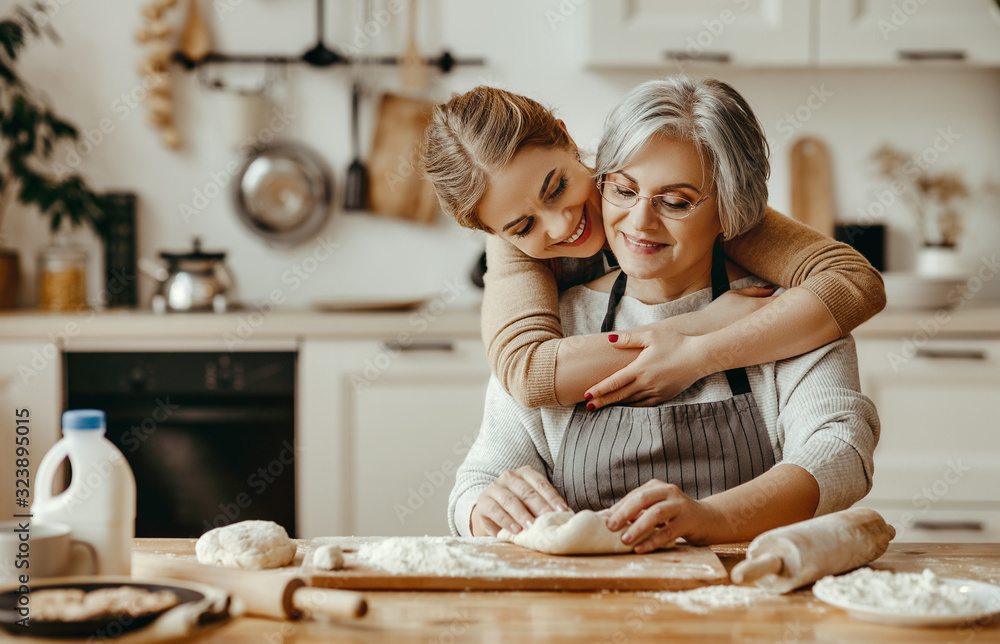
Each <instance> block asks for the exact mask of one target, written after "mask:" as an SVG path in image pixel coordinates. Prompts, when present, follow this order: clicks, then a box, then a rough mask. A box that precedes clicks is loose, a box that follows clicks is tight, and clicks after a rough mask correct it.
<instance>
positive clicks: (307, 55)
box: [173, 0, 486, 74]
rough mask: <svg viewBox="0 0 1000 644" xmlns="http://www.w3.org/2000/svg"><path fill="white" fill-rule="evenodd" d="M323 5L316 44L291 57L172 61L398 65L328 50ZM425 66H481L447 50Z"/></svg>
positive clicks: (178, 58)
mask: <svg viewBox="0 0 1000 644" xmlns="http://www.w3.org/2000/svg"><path fill="white" fill-rule="evenodd" d="M323 2H324V0H316V34H317V43H316V45H315V46H313V47H311V48H309V49H308V50H307V51H305V52H303V53H301V54H299V55H298V56H292V55H287V54H223V53H219V52H209V53H208V54H207V55H206V56H205V57H204V58H201V59H200V60H191V59H190V58H188V57H187V56H185V55H184V54H182V53H181V52H179V51H178V52H174V55H173V60H174V62H176V63H179V64H180V65H181V66H182V67H183V68H184V69H187V70H192V69H195V68H196V67H199V66H201V65H206V64H215V63H269V64H289V63H292V64H294V63H305V64H307V65H310V66H312V67H329V66H331V65H348V64H350V63H351V62H358V61H359V60H360V61H362V62H365V63H368V64H374V65H399V62H400V60H401V57H400V56H363V57H359V58H355V59H352V58H351V57H350V56H345V55H344V54H342V53H340V52H338V51H335V50H332V49H329V48H328V47H327V46H326V45H325V44H324V41H323V24H324V21H323ZM423 61H424V63H425V64H426V65H428V66H429V67H437V68H438V69H440V70H441V71H442V72H443V73H445V74H447V73H448V72H450V71H451V70H452V69H453V68H454V67H455V66H456V65H485V64H486V60H485V59H483V58H455V57H454V56H452V55H451V53H450V52H449V51H447V50H445V51H443V52H442V53H441V55H439V56H431V57H428V58H424V59H423Z"/></svg>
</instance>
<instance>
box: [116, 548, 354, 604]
mask: <svg viewBox="0 0 1000 644" xmlns="http://www.w3.org/2000/svg"><path fill="white" fill-rule="evenodd" d="M132 576H133V577H136V578H138V577H146V576H148V577H169V578H171V579H184V580H187V581H194V582H198V583H201V584H205V585H208V586H215V587H217V588H222V589H224V590H227V591H228V592H230V593H232V594H234V595H236V596H238V597H239V598H240V599H241V600H243V603H244V604H245V605H246V611H247V613H248V614H252V615H257V616H260V617H270V618H272V619H291V620H296V619H301V618H302V617H303V616H304V615H305V613H311V614H313V615H326V616H328V617H337V618H346V619H354V618H357V617H361V616H363V615H364V614H365V613H367V612H368V602H367V601H365V596H364V595H362V594H361V593H356V592H353V591H349V590H333V589H327V588H310V587H308V585H307V584H306V582H305V580H304V579H302V578H301V577H296V576H295V575H290V574H282V573H276V572H270V571H266V570H265V571H255V570H240V569H238V568H223V567H221V566H204V565H202V564H198V563H193V562H189V561H177V560H170V559H164V558H162V557H155V556H151V555H139V554H135V555H132Z"/></svg>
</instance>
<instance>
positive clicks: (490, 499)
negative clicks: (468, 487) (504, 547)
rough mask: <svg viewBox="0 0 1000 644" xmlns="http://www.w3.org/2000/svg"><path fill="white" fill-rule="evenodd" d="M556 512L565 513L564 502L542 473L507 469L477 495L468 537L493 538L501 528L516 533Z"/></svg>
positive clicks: (566, 507) (567, 508)
mask: <svg viewBox="0 0 1000 644" xmlns="http://www.w3.org/2000/svg"><path fill="white" fill-rule="evenodd" d="M559 510H569V506H568V505H567V504H566V501H564V500H563V498H562V497H561V496H559V493H558V492H557V491H556V489H555V488H554V487H552V484H551V483H549V480H548V479H547V478H545V475H544V474H541V473H540V472H538V471H537V470H536V469H535V468H533V467H531V466H529V465H525V466H524V467H519V468H518V469H516V470H507V471H506V472H504V473H503V474H501V475H500V476H499V477H498V478H497V479H496V480H495V481H493V482H492V483H490V485H489V487H487V488H486V489H485V490H483V493H482V494H480V495H479V499H478V500H477V501H476V505H475V506H474V507H473V508H472V518H471V522H470V523H471V527H472V534H473V536H476V537H485V536H491V537H495V536H496V535H497V533H498V532H500V529H501V528H507V529H508V530H510V531H511V532H513V533H514V534H517V533H518V532H520V531H521V530H522V529H523V528H527V527H529V526H530V525H531V524H532V523H533V522H534V520H535V519H536V518H538V517H540V516H541V515H543V514H545V513H546V512H553V511H559Z"/></svg>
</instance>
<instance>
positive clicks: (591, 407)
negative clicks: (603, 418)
mask: <svg viewBox="0 0 1000 644" xmlns="http://www.w3.org/2000/svg"><path fill="white" fill-rule="evenodd" d="M595 409H597V407H594V403H587V411H594V410H595Z"/></svg>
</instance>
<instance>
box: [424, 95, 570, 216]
mask: <svg viewBox="0 0 1000 644" xmlns="http://www.w3.org/2000/svg"><path fill="white" fill-rule="evenodd" d="M531 146H538V147H560V148H565V149H569V150H573V149H575V148H574V146H573V142H572V139H570V138H569V135H568V134H567V133H566V130H565V129H563V127H562V126H561V125H560V124H559V122H558V121H557V120H556V117H555V116H554V115H553V114H552V111H551V110H549V109H548V108H546V107H544V106H543V105H541V104H540V103H538V102H537V101H533V100H531V99H530V98H527V97H526V96H521V95H519V94H514V93H512V92H508V91H506V90H502V89H497V88H495V87H487V86H485V85H481V86H479V87H476V88H475V89H472V90H470V91H468V92H466V93H464V94H453V95H452V97H451V99H450V100H449V101H448V102H447V103H443V104H441V105H438V106H437V107H435V108H434V112H433V114H432V116H431V122H430V124H429V125H428V126H427V130H426V132H425V133H424V141H423V145H422V149H421V166H422V170H423V173H424V176H426V177H427V178H428V179H429V180H430V182H431V183H432V184H433V185H434V190H435V191H436V192H437V196H438V201H439V202H440V203H441V208H443V209H444V211H445V212H446V213H447V214H448V215H450V216H451V217H453V218H454V219H455V221H457V222H458V223H459V224H460V225H462V226H464V227H466V228H473V229H476V230H482V231H485V232H488V233H492V232H493V231H492V230H490V228H489V226H487V225H486V224H484V223H483V222H482V220H481V219H480V218H479V213H478V208H479V203H480V202H481V201H482V199H483V195H484V194H486V189H487V188H488V187H489V181H490V177H491V176H493V175H496V174H497V173H499V172H500V171H501V170H503V169H504V168H505V167H506V166H507V164H508V163H510V161H511V159H513V158H514V155H515V154H517V153H518V152H520V151H521V150H523V149H524V148H527V147H531Z"/></svg>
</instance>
